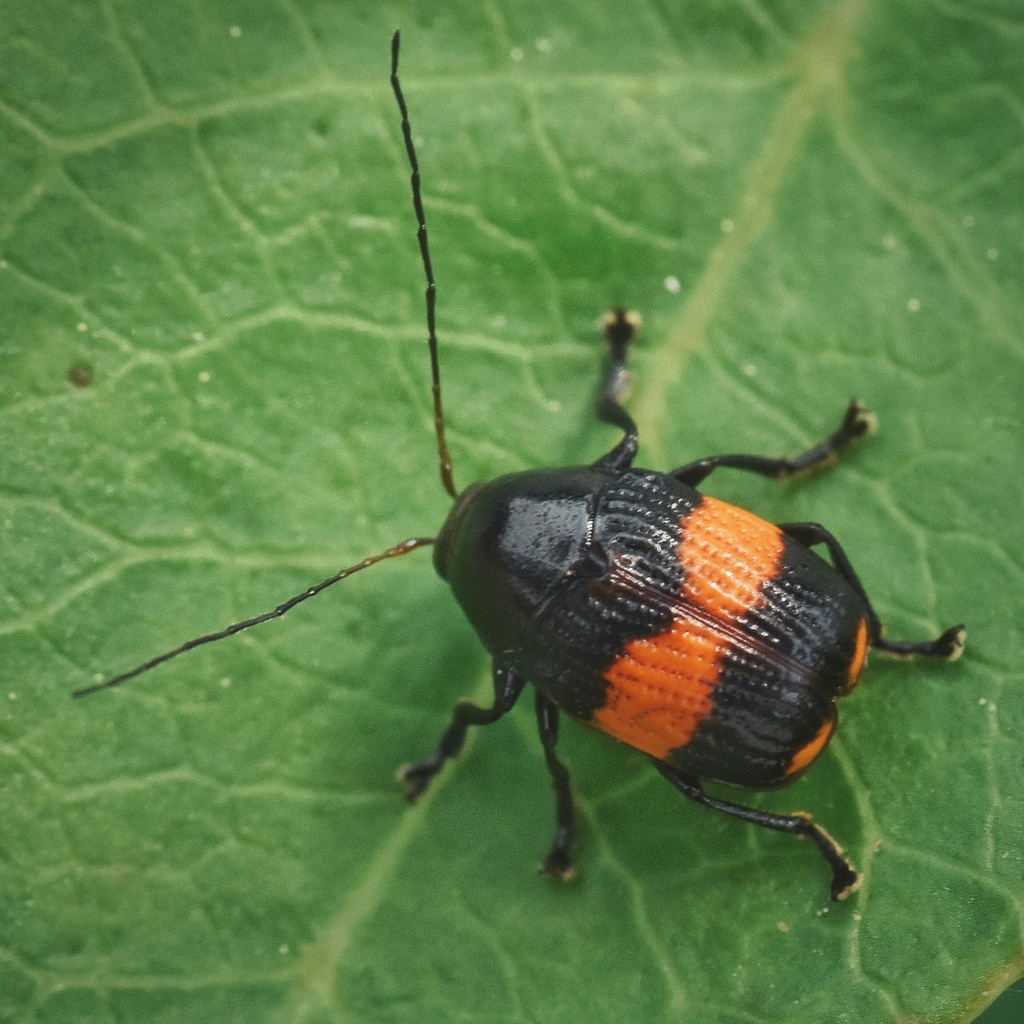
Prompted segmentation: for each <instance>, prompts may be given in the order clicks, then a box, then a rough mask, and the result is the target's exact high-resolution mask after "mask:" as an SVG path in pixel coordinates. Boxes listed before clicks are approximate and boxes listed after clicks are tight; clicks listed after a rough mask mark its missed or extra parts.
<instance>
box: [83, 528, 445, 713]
mask: <svg viewBox="0 0 1024 1024" xmlns="http://www.w3.org/2000/svg"><path fill="white" fill-rule="evenodd" d="M435 540H436V538H434V537H413V538H412V539H411V540H406V541H403V542H402V543H401V544H396V545H395V546H394V547H393V548H388V549H387V551H382V552H380V554H377V555H371V556H370V557H369V558H364V559H363V560H362V561H361V562H357V563H356V564H355V565H350V566H349V567H348V568H347V569H342V570H341V572H337V573H335V574H334V575H333V576H330V577H328V578H327V579H325V580H323V581H322V582H321V583H317V584H316V586H313V587H310V588H309V589H308V590H304V591H303V592H302V593H301V594H296V595H295V597H292V598H289V599H288V600H287V601H285V602H284V604H279V605H278V606H277V607H276V608H275V609H274V610H273V611H272V612H264V614H263V615H257V616H255V617H254V618H251V619H243V620H242V621H241V622H234V623H232V624H231V625H230V626H228V627H227V628H226V629H221V630H218V631H217V632H216V633H207V634H206V635H205V636H197V637H193V639H191V640H186V641H185V643H183V644H182V645H181V646H180V647H175V648H174V650H173V651H167V652H165V653H164V654H159V655H157V657H155V658H150V659H149V661H144V662H143V663H142V664H141V665H136V666H135V668H133V669H129V670H128V671H127V672H122V673H121V674H120V675H119V676H114V678H113V679H107V680H106V681H105V682H102V683H96V684H94V685H93V686H84V687H82V689H80V690H75V692H74V693H73V694H72V695H71V696H72V697H88V696H89V694H91V693H98V692H99V691H100V690H109V689H110V688H111V687H113V686H118V685H120V684H121V683H124V682H127V681H128V680H129V679H134V678H135V677H136V676H141V675H142V674H143V672H148V671H149V670H150V669H151V668H156V667H157V665H162V664H163V663H164V662H165V661H170V660H171V659H172V658H176V657H177V656H178V655H179V654H184V653H185V652H186V651H191V650H192V649H193V648H194V647H202V646H203V644H212V643H213V642H214V641H215V640H224V639H226V638H227V637H229V636H234V635H235V634H236V633H241V632H242V630H243V629H249V628H250V627H252V626H258V625H259V624H260V623H261V622H269V621H270V620H271V619H279V618H280V617H281V616H282V615H284V613H285V612H287V611H290V610H291V609H292V608H294V607H295V606H296V605H297V604H301V603H302V602H303V601H307V600H308V599H309V598H311V597H316V595H317V594H319V593H320V591H321V590H326V589H327V588H328V587H332V586H334V584H335V583H340V582H341V581H342V580H343V579H345V578H347V577H348V576H351V575H353V574H354V573H357V572H359V571H360V570H362V569H368V568H369V567H370V566H371V565H376V564H377V562H383V561H384V559H385V558H396V557H397V556H398V555H407V554H409V552H410V551H415V550H416V549H417V548H422V547H426V546H427V545H429V544H433V543H434V541H435Z"/></svg>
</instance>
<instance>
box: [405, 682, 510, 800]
mask: <svg viewBox="0 0 1024 1024" xmlns="http://www.w3.org/2000/svg"><path fill="white" fill-rule="evenodd" d="M492 677H493V680H494V704H493V705H492V706H491V707H489V708H482V707H479V706H478V705H476V704H474V703H473V702H472V701H468V700H460V701H459V703H458V704H456V705H455V710H454V711H453V712H452V720H451V723H450V724H449V726H448V728H447V729H445V731H444V734H443V735H442V736H441V742H440V743H439V744H438V747H437V750H436V751H435V752H434V753H433V754H431V755H430V757H425V758H424V759H423V760H422V761H417V762H416V763H415V764H407V765H403V766H402V767H401V768H399V769H398V779H399V781H400V782H404V783H405V784H406V786H405V799H406V800H408V801H410V802H412V801H414V800H416V799H417V798H418V797H420V796H422V794H423V791H424V790H425V789H426V788H427V786H429V785H430V782H431V780H432V779H433V778H434V776H435V775H436V774H437V773H438V772H439V771H440V770H441V768H442V767H443V765H444V763H445V761H447V760H448V759H449V758H451V757H455V756H457V755H458V753H459V751H461V750H462V746H463V744H464V743H465V742H466V733H467V731H468V730H469V727H470V726H471V725H490V724H491V723H492V722H496V721H497V720H498V719H499V718H501V717H502V716H503V715H505V714H507V713H508V712H509V711H510V710H511V708H512V706H513V705H514V704H515V702H516V701H517V700H518V699H519V695H520V694H521V693H522V692H523V687H524V686H525V685H526V683H525V681H524V680H523V679H522V678H521V677H520V676H519V675H517V674H516V673H515V672H513V671H512V670H511V669H508V668H502V667H501V666H499V665H494V667H493V669H492Z"/></svg>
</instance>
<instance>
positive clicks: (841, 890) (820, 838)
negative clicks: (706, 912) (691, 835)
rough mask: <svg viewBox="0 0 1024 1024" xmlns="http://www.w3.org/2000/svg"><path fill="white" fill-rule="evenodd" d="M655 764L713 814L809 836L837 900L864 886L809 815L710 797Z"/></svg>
mask: <svg viewBox="0 0 1024 1024" xmlns="http://www.w3.org/2000/svg"><path fill="white" fill-rule="evenodd" d="M651 760H652V761H654V765H655V767H656V768H657V769H658V771H659V772H661V774H662V775H664V776H665V778H666V779H668V781H669V782H671V783H672V785H673V786H675V787H676V789H678V790H679V792H680V793H682V794H683V796H687V797H689V798H690V799H691V800H694V801H695V802H696V803H698V804H701V806H703V807H709V808H710V809H711V810H713V811H721V812H722V813H723V814H731V815H732V816H733V817H735V818H739V819H740V820H742V821H748V822H750V823H751V824H752V825H760V826H762V827H763V828H770V829H774V830H775V831H776V832H787V833H789V834H790V835H796V836H806V837H807V838H808V839H810V840H811V841H812V842H813V843H814V845H815V846H817V847H818V850H819V852H820V853H821V855H822V857H824V858H825V861H826V863H827V864H828V866H829V868H831V870H832V886H831V893H832V899H834V900H845V899H846V897H847V896H849V895H850V894H851V893H852V892H854V891H855V890H856V889H857V887H858V886H859V885H860V882H861V876H860V875H859V874H858V873H857V871H856V870H855V868H854V866H853V865H852V864H851V863H850V862H849V861H848V860H847V859H846V857H845V856H844V855H843V851H842V848H841V847H840V846H839V844H838V843H837V842H836V841H835V840H834V839H833V838H832V837H831V836H830V835H829V834H828V832H826V831H825V829H823V828H822V827H821V826H820V825H817V824H815V823H814V821H813V820H812V819H811V816H810V815H809V814H805V813H803V812H797V813H795V814H772V813H770V812H768V811H758V810H755V809H754V808H753V807H744V806H743V805H742V804H734V803H732V802H730V801H729V800H718V799H716V798H715V797H713V796H708V794H707V793H705V792H704V790H703V789H702V788H701V785H700V782H699V781H698V780H697V779H694V778H691V777H690V776H689V775H686V774H685V773H684V772H681V771H679V770H678V769H676V768H673V767H672V765H670V764H666V763H665V762H664V761H658V760H656V759H654V758H651Z"/></svg>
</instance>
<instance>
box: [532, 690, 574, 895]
mask: <svg viewBox="0 0 1024 1024" xmlns="http://www.w3.org/2000/svg"><path fill="white" fill-rule="evenodd" d="M536 708H537V728H538V730H539V732H540V742H541V744H542V745H543V747H544V759H545V761H547V765H548V771H549V772H550V773H551V784H552V785H553V786H554V788H555V838H554V841H553V842H552V844H551V849H550V850H549V851H548V855H547V856H546V857H545V858H544V861H543V863H542V864H541V866H540V870H541V871H542V872H543V873H544V874H545V875H554V876H555V877H556V878H561V879H564V880H565V881H568V880H569V879H570V878H572V876H573V875H574V874H575V873H576V869H575V868H574V867H573V864H572V837H573V826H574V824H575V820H576V809H575V807H574V806H573V802H572V789H571V788H570V785H569V769H568V768H566V767H565V765H564V764H563V763H562V761H560V760H559V757H558V755H557V754H556V753H555V744H556V743H557V742H558V705H557V704H555V702H554V701H553V700H552V699H551V698H550V697H545V696H544V694H543V693H541V692H540V690H537V691H536Z"/></svg>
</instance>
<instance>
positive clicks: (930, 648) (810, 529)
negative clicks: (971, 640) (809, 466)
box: [779, 523, 967, 661]
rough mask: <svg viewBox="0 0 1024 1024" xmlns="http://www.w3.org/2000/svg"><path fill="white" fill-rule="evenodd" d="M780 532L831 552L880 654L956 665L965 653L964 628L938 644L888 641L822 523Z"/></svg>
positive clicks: (785, 527) (952, 629)
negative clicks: (941, 660) (856, 598)
mask: <svg viewBox="0 0 1024 1024" xmlns="http://www.w3.org/2000/svg"><path fill="white" fill-rule="evenodd" d="M779 529H780V530H782V532H783V533H785V534H788V535H789V536H790V537H792V538H793V539H794V540H796V541H799V542H800V543H801V544H803V545H804V546H805V547H811V546H812V545H814V544H824V545H825V547H827V548H828V553H829V556H830V557H831V558H832V564H833V565H834V566H835V568H836V572H838V573H839V575H840V576H842V577H843V579H845V580H846V582H847V583H849V584H850V586H851V587H853V589H854V590H856V591H857V593H858V594H859V595H860V599H861V600H862V601H863V602H864V607H865V608H866V609H867V616H866V617H867V621H868V642H869V643H870V644H871V646H872V647H874V648H876V649H877V650H879V651H887V652H888V653H889V654H894V655H896V656H897V657H907V658H910V657H913V656H914V655H915V654H924V655H927V656H928V657H931V658H944V659H945V660H946V661H956V659H957V658H959V657H960V655H961V654H962V653H963V650H964V640H965V639H966V638H967V630H965V629H964V627H963V626H962V625H959V626H951V627H950V628H949V629H947V630H946V631H945V632H944V633H943V634H942V635H941V636H938V637H936V638H935V639H934V640H920V641H915V640H886V639H885V636H884V633H885V630H884V628H883V626H882V623H881V622H880V621H879V619H878V615H877V613H876V612H875V610H874V608H872V607H871V601H870V599H869V598H868V595H867V594H866V593H865V592H864V586H863V584H862V583H861V581H860V580H859V579H858V578H857V574H856V572H854V570H853V566H852V565H850V560H849V559H848V558H847V557H846V552H845V551H843V549H842V546H841V545H840V543H839V541H837V540H836V539H835V537H833V536H832V534H831V533H829V531H828V530H826V529H825V527H824V526H821V525H819V524H818V523H780V524H779Z"/></svg>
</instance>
